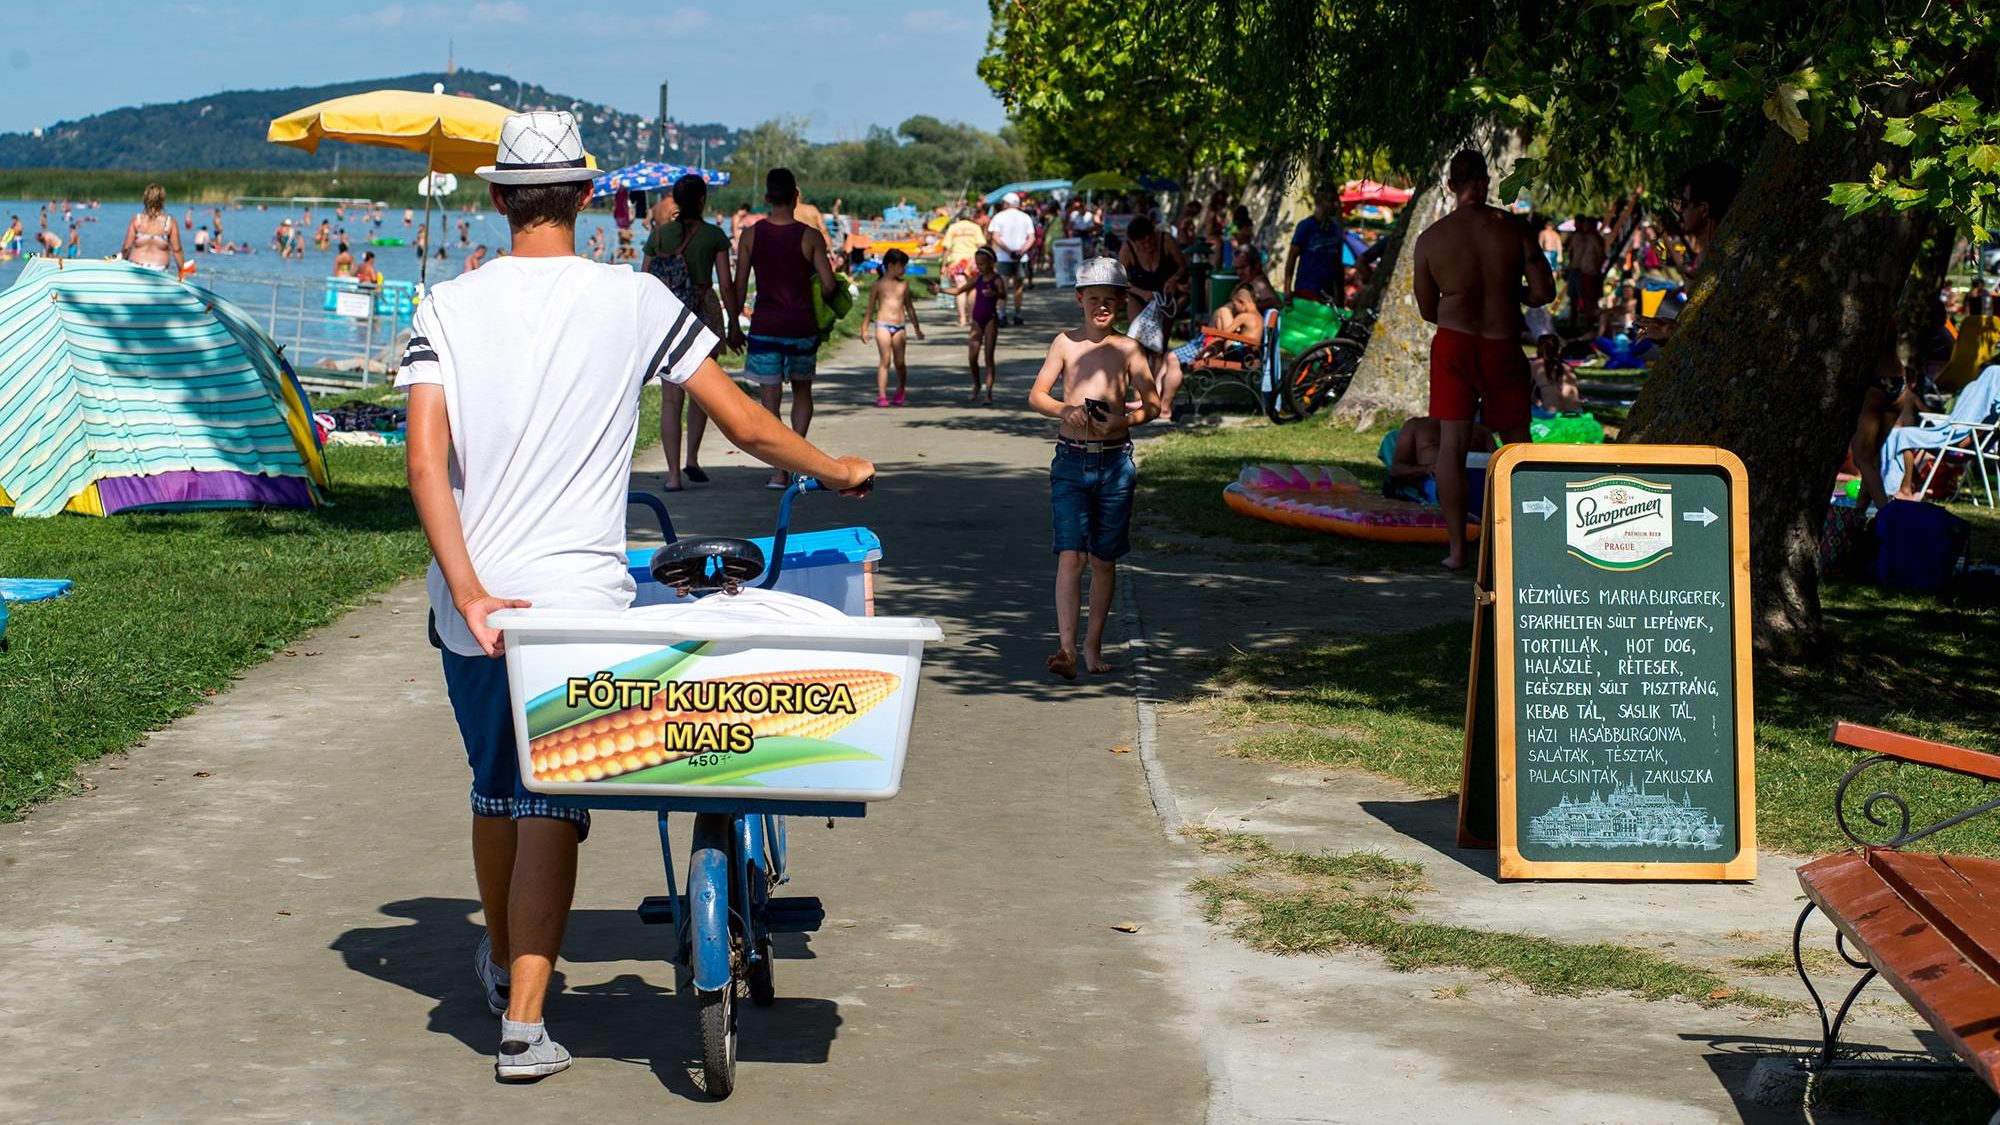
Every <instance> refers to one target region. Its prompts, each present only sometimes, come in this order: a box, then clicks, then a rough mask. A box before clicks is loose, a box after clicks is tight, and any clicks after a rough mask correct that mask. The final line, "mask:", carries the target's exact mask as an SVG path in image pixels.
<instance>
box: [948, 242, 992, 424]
mask: <svg viewBox="0 0 2000 1125" xmlns="http://www.w3.org/2000/svg"><path fill="white" fill-rule="evenodd" d="M972 258H973V262H974V267H973V268H974V269H975V270H976V271H977V272H975V273H974V274H973V275H972V276H971V277H970V278H967V279H966V280H965V281H964V282H963V283H961V284H959V285H956V286H954V287H952V288H950V289H946V290H945V291H944V292H946V293H949V294H951V295H953V296H957V295H958V294H960V293H971V294H972V324H971V326H970V327H971V330H970V331H969V332H968V333H967V335H966V341H965V342H966V356H965V359H966V364H967V366H969V367H970V368H971V369H972V397H971V398H969V399H967V400H966V401H967V402H978V401H979V390H980V386H981V383H980V375H979V356H980V351H981V349H982V348H983V349H984V350H985V353H986V379H985V388H986V405H988V406H992V405H993V378H994V365H993V349H994V347H995V346H996V345H997V344H998V343H999V341H1000V297H1001V294H1002V292H1003V288H1002V287H1003V285H1004V283H1003V282H1002V281H1001V280H1000V274H999V271H998V270H997V269H996V268H995V265H994V263H995V262H997V261H998V260H999V259H997V258H996V257H995V256H994V254H993V251H992V250H991V249H990V248H988V247H985V246H982V247H980V248H979V252H978V253H976V254H974V255H973V256H972Z"/></svg>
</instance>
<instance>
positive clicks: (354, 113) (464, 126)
mask: <svg viewBox="0 0 2000 1125" xmlns="http://www.w3.org/2000/svg"><path fill="white" fill-rule="evenodd" d="M513 112H514V111H513V110H511V109H508V108H507V107H506V106H504V105H495V104H494V103H492V102H489V101H482V100H481V99H479V98H461V97H459V96H458V95H456V94H445V93H429V94H426V93H422V92H420V91H417V90H371V91H369V92H368V93H366V94H350V95H348V96H347V97H344V98H334V99H333V100H331V101H324V102H320V103H318V104H317V105H309V106H307V107H305V108H304V109H295V110H293V111H292V112H290V113H287V114H286V115H284V116H283V117H280V118H278V119H277V120H276V121H273V122H271V128H270V131H269V132H268V133H266V134H265V137H266V139H267V140H269V141H270V142H271V143H272V144H276V145H289V146H290V147H292V148H302V149H304V150H306V151H307V152H317V151H319V143H320V142H321V141H328V140H331V141H347V142H349V143H350V144H357V145H373V146H375V147H377V148H400V149H404V150H407V151H409V152H421V153H426V154H428V155H429V156H430V162H431V171H433V172H453V173H457V174H459V175H468V174H470V173H471V172H473V171H474V170H476V169H478V168H480V167H481V166H483V165H487V164H491V163H493V154H494V153H495V152H496V151H497V150H498V149H499V147H500V125H501V123H502V122H504V121H506V120H507V118H508V117H510V116H511V115H512V114H513Z"/></svg>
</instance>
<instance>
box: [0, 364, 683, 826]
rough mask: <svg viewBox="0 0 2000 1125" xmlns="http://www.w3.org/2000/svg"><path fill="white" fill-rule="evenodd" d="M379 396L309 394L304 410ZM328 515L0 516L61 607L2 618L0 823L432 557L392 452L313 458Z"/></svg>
mask: <svg viewBox="0 0 2000 1125" xmlns="http://www.w3.org/2000/svg"><path fill="white" fill-rule="evenodd" d="M355 398H360V399H363V400H367V401H399V400H400V398H401V396H400V395H398V394H397V393H396V392H395V391H393V390H390V389H388V388H384V387H376V388H371V389H370V390H368V391H366V392H356V393H351V394H334V395H323V396H315V398H314V405H315V406H316V407H319V408H324V407H327V406H331V405H333V404H335V403H339V402H345V401H348V400H350V399H355ZM659 412H660V396H659V391H658V389H657V388H649V389H648V390H647V392H646V394H645V396H644V397H643V399H642V400H641V418H640V426H639V444H640V446H641V447H642V448H644V447H646V446H649V445H651V444H653V443H654V442H656V441H658V440H659V416H660V415H659ZM327 463H328V469H329V471H330V472H331V474H332V477H333V493H332V499H333V501H334V502H333V503H332V504H331V505H329V506H328V507H325V508H323V509H321V510H319V511H316V512H302V511H294V510H277V509H271V510H258V509H242V510H233V511H208V512H176V513H163V514H155V515H148V514H128V515H117V516H110V517H107V518H103V519H92V518H88V517H83V516H57V517H54V518H52V519H14V518H12V517H0V559H5V560H6V570H7V573H8V574H9V575H11V576H17V577H43V578H68V579H70V580H72V581H74V582H75V583H76V587H75V589H74V590H73V591H72V592H71V593H70V594H69V595H68V596H66V597H62V598H58V599H56V600H54V601H48V602H34V603H30V604H15V605H13V606H11V607H10V608H11V610H12V613H13V617H12V620H11V621H10V623H9V625H8V628H7V643H8V645H9V651H8V652H6V653H5V654H4V655H0V699H4V700H5V701H6V704H5V706H4V707H0V820H7V819H12V818H15V817H18V816H19V815H20V814H21V813H22V812H23V811H24V810H26V809H27V808H28V807H29V806H31V805H33V804H34V803H35V802H37V801H42V800H46V799H47V798H49V797H52V796H56V795H58V794H60V793H63V792H65V791H67V790H69V789H70V788H71V787H73V785H74V782H73V780H72V779H73V776H74V771H75V769H76V768H77V767H78V766H80V765H84V764H86V763H88V762H90V761H92V760H94V759H96V758H98V757H100V756H102V755H104V754H108V753H112V752H115V751H119V750H123V749H126V748H128V747H130V746H131V745H132V744H134V743H135V742H138V741H139V740H140V739H142V738H144V737H145V735H146V732H148V731H152V730H157V729H159V728H160V727H162V726H164V725H166V724H167V723H169V722H172V721H173V720H174V719H176V718H178V717H180V716H181V715H185V714H187V713H188V712H189V711H191V710H193V709H194V707H195V706H196V705H197V704H199V703H200V702H201V701H202V700H203V699H204V698H206V697H208V696H212V695H214V694H216V693H217V692H220V691H222V690H223V689H224V688H226V687H228V685H229V683H230V681H231V680H232V679H234V678H235V677H236V676H237V675H238V674H239V673H240V672H241V671H242V670H243V669H244V668H246V667H248V666H250V665H252V664H255V663H257V662H259V661H261V660H264V659H265V658H267V657H269V656H270V655H271V654H272V653H274V652H277V651H279V650H281V649H283V648H284V647H285V646H287V645H288V644H290V643H291V642H292V641H293V640H295V639H297V638H298V637H299V635H300V634H302V633H305V632H306V631H308V630H310V629H313V628H316V627H318V626H321V625H324V624H326V623H328V622H330V621H332V620H333V619H334V618H336V617H339V616H340V615H341V613H343V612H345V611H346V610H347V609H348V608H349V607H351V606H353V605H354V604H356V603H357V602H358V601H360V600H361V599H362V598H363V597H365V596H366V595H368V594H369V593H372V592H374V591H378V590H382V589H385V588H386V587H388V586H390V585H392V584H393V583H395V582H396V581H398V580H400V579H403V578H408V577H410V576H412V575H415V574H418V573H421V572H422V570H423V568H424V566H425V564H426V563H427V561H428V559H429V555H430V552H429V548H428V547H427V546H426V545H425V543H424V537H423V533H422V531H421V530H420V529H419V528H418V526H417V518H416V513H415V512H414V511H413V510H412V509H411V507H410V502H409V496H408V492H407V491H406V478H405V475H404V472H403V451H402V449H400V448H396V447H379V446H377V447H368V446H335V447H333V448H331V449H329V450H328V451H327Z"/></svg>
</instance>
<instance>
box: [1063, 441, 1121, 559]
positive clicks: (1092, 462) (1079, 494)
mask: <svg viewBox="0 0 2000 1125" xmlns="http://www.w3.org/2000/svg"><path fill="white" fill-rule="evenodd" d="M1138 483H1139V471H1138V469H1137V467H1135V466H1134V465H1133V464H1132V445H1131V443H1130V442H1127V443H1125V444H1124V445H1120V446H1117V447H1114V448H1110V449H1106V450H1104V451H1103V452H1101V453H1090V452H1086V451H1085V450H1083V449H1081V448H1078V447H1077V446H1074V445H1066V444H1060V443H1059V444H1057V446H1056V456H1055V460H1053V461H1051V462H1049V502H1050V508H1051V509H1052V510H1053V513H1054V519H1055V551H1056V553H1057V554H1061V553H1062V552H1064V551H1084V552H1087V553H1088V554H1089V555H1090V556H1091V557H1092V558H1098V559H1103V560H1105V561H1106V562H1109V561H1111V560H1113V559H1118V558H1122V557H1124V556H1125V555H1126V554H1127V553H1129V552H1130V551H1131V550H1132V542H1131V536H1130V532H1131V529H1132V492H1133V490H1134V488H1136V487H1137V485H1138Z"/></svg>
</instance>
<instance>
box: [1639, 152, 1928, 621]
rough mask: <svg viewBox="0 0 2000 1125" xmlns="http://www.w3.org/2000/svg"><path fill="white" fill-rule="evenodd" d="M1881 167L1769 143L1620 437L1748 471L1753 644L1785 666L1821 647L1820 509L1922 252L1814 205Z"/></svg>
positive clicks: (1879, 220)
mask: <svg viewBox="0 0 2000 1125" xmlns="http://www.w3.org/2000/svg"><path fill="white" fill-rule="evenodd" d="M1890 158H1891V156H1890V153H1889V152H1888V151H1887V146H1886V145H1884V144H1883V143H1882V141H1881V140H1880V138H1879V136H1873V135H1868V134H1866V133H1844V132H1838V131H1832V130H1828V131H1823V132H1820V133H1817V134H1815V135H1814V136H1812V137H1811V138H1810V139H1808V140H1807V141H1805V142H1804V143H1798V142H1795V141H1793V140H1792V139H1791V138H1790V137H1789V136H1786V135H1785V134H1784V133H1783V132H1781V131H1779V130H1777V129H1775V128H1773V129H1772V130H1771V131H1770V133H1769V134H1768V135H1767V136H1766V138H1765V140H1764V147H1763V149H1762V151H1761V152H1760V153H1759V154H1758V156H1757V159H1756V161H1755V162H1754V163H1753V164H1752V165H1751V168H1750V170H1749V172H1748V174H1747V175H1746V176H1745V177H1744V183H1743V189H1742V191H1741V192H1740V193H1739V194H1738V195H1737V197H1736V202H1735V205H1734V207H1732V208H1731V209H1730V212H1729V216H1728V218H1727V220H1726V221H1725V223H1724V225H1723V227H1722V229H1721V231H1720V232H1719V233H1718V234H1717V237H1716V239H1715V245H1714V247H1712V248H1711V249H1710V250H1709V251H1708V252H1707V254H1706V256H1705V259H1704V261H1703V263H1702V267H1701V272H1700V276H1699V278H1698V280H1697V283H1696V285H1695V292H1694V297H1693V299H1692V300H1691V301H1690V302H1689V303H1688V306H1687V308H1686V309H1685V310H1684V311H1683V312H1682V313H1681V317H1680V326H1679V329H1678V331H1677V332H1676V335H1675V339H1674V341H1673V343H1672V344H1671V345H1669V346H1668V347H1667V349H1666V352H1665V354H1664V355H1663V356H1662V357H1661V361H1660V362H1659V363H1658V364H1657V365H1656V366H1655V368H1654V370H1653V372H1652V374H1651V375H1649V376H1648V377H1647V379H1646V383H1645V387H1644V389H1643V390H1642V391H1641V392H1640V394H1639V400H1638V401H1637V402H1636V403H1634V404H1633V406H1632V412H1631V415H1630V417H1629V418H1628V419H1627V421H1626V425H1625V430H1624V434H1623V438H1622V440H1625V441H1637V442H1648V443H1662V444H1702V445H1719V446H1722V447H1723V448H1725V449H1728V450H1730V451H1731V452H1733V453H1735V454H1736V455H1737V456H1738V457H1741V458H1742V459H1743V463H1744V465H1745V466H1746V467H1747V468H1748V470H1749V488H1750V497H1749V503H1750V564H1751V580H1750V588H1751V601H1752V612H1753V616H1752V621H1753V629H1754V637H1755V644H1756V647H1757V649H1758V651H1760V652H1762V653H1764V654H1766V655H1769V656H1775V657H1778V658H1781V659H1790V658H1794V657H1797V656H1799V655H1801V654H1803V653H1805V652H1806V651H1808V650H1809V649H1810V648H1811V647H1812V646H1813V645H1814V644H1815V643H1817V642H1818V641H1819V639H1820V606H1819V572H1818V558H1819V534H1820V526H1821V523H1822V521H1823V520H1824V518H1825V513H1826V508H1827V497H1828V496H1829V494H1830V493H1831V491H1832V488H1833V477H1834V473H1835V472H1836V471H1837V470H1838V469H1839V467H1840V463H1841V461H1842V459H1843V456H1844V454H1845V451H1846V448H1847V444H1848V441H1849V439H1850V438H1851V437H1852V436H1853V433H1854V423H1855V418H1856V416H1857V415H1858V413H1859V411H1860V407H1861V398H1862V394H1863V393H1864V391H1865V390H1866V389H1867V385H1868V382H1869V378H1870V375H1871V373H1872V372H1873V369H1874V366H1875V357H1876V355H1877V354H1878V351H1879V349H1880V348H1881V346H1882V344H1883V342H1884V341H1885V340H1886V338H1887V337H1886V332H1887V329H1888V324H1889V316H1890V314H1891V311H1892V310H1893V308H1894V306H1895V302H1896V297H1897V294H1898V292H1899V290H1900V289H1901V287H1902V284H1903V281H1904V279H1905V278H1906V277H1908V276H1909V271H1910V265H1911V262H1912V259H1913V257H1914V255H1915V253H1916V243H1917V239H1916V238H1915V237H1914V235H1913V231H1914V227H1915V223H1914V222H1913V220H1912V218H1911V216H1910V215H1909V214H1907V213H1895V212H1890V211H1874V212H1870V213H1868V214H1866V215H1861V216H1857V217H1855V218H1853V219H1843V218H1842V217H1841V211H1840V209H1839V208H1837V207H1834V206H1832V205H1830V204H1828V203H1825V202H1823V200H1824V199H1825V198H1826V193H1827V185H1829V184H1831V183H1834V182H1836V181H1841V180H1865V179H1867V178H1868V171H1869V168H1870V167H1871V166H1872V165H1874V164H1875V163H1876V162H1877V161H1879V160H1885V159H1890Z"/></svg>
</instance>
